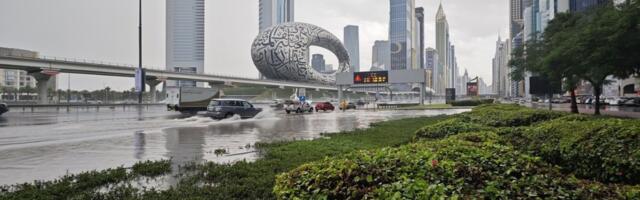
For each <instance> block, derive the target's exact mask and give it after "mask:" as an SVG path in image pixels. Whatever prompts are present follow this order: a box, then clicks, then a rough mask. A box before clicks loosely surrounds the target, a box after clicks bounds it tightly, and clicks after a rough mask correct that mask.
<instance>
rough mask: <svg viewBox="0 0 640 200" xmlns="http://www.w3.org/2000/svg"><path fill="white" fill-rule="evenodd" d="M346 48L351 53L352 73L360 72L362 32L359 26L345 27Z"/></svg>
mask: <svg viewBox="0 0 640 200" xmlns="http://www.w3.org/2000/svg"><path fill="white" fill-rule="evenodd" d="M343 41H344V47H345V48H347V52H349V64H351V71H352V72H359V71H360V31H359V28H358V26H354V25H348V26H345V27H344V40H343Z"/></svg>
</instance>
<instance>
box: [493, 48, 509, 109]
mask: <svg viewBox="0 0 640 200" xmlns="http://www.w3.org/2000/svg"><path fill="white" fill-rule="evenodd" d="M509 51H510V50H509V40H506V41H503V40H502V38H500V37H498V41H496V52H495V55H494V57H493V67H492V77H493V81H492V84H491V86H492V90H493V93H495V94H497V95H499V96H503V97H504V96H511V78H510V77H509V71H510V70H509V67H508V62H509V58H510V55H509Z"/></svg>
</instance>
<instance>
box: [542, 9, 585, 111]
mask: <svg viewBox="0 0 640 200" xmlns="http://www.w3.org/2000/svg"><path fill="white" fill-rule="evenodd" d="M579 19H580V16H579V15H576V14H571V13H561V14H558V15H557V16H556V18H555V19H554V20H552V21H551V22H549V25H548V26H547V29H546V30H545V32H544V35H543V38H544V44H545V47H546V49H547V51H545V54H544V56H543V58H542V63H543V64H542V65H541V66H542V67H543V71H544V72H545V74H546V75H547V76H549V77H554V79H552V80H559V81H560V84H562V86H563V87H562V88H564V91H567V92H569V94H570V95H571V112H572V113H579V110H578V103H577V98H576V93H575V90H576V89H577V87H578V83H579V82H580V76H579V74H581V71H580V70H578V69H579V68H577V66H578V65H580V59H579V52H578V51H577V50H578V49H576V48H574V45H573V44H574V43H575V42H576V41H575V40H576V37H575V36H574V35H575V33H576V28H577V27H576V24H577V22H578V20H579Z"/></svg>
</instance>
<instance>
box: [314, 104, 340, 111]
mask: <svg viewBox="0 0 640 200" xmlns="http://www.w3.org/2000/svg"><path fill="white" fill-rule="evenodd" d="M321 110H322V111H327V110H330V111H334V110H336V108H335V107H333V104H331V102H322V103H318V104H316V112H320V111H321Z"/></svg>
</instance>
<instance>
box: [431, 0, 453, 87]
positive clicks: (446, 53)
mask: <svg viewBox="0 0 640 200" xmlns="http://www.w3.org/2000/svg"><path fill="white" fill-rule="evenodd" d="M450 50H451V46H450V42H449V23H448V22H447V16H446V15H445V14H444V9H442V4H440V6H439V7H438V12H437V13H436V51H437V52H438V64H437V65H436V68H437V69H436V70H434V71H437V74H436V73H434V76H437V78H435V79H434V81H438V82H439V81H442V82H439V83H437V84H434V85H437V86H438V88H434V89H435V90H436V92H438V93H440V94H443V93H444V91H445V89H446V88H447V87H448V84H449V82H450V81H449V79H450V78H449V76H450V75H449V74H450V72H449V71H450V66H449V65H450V62H451V57H450V56H451V55H450Z"/></svg>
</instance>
